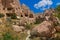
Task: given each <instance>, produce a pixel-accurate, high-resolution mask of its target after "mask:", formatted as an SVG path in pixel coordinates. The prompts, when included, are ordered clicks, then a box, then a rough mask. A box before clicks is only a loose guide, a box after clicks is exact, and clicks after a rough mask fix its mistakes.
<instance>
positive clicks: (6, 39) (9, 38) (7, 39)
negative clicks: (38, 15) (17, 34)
mask: <svg viewBox="0 0 60 40" xmlns="http://www.w3.org/2000/svg"><path fill="white" fill-rule="evenodd" d="M3 40H13V38H12V35H11V34H10V33H9V32H7V33H6V34H5V35H3Z"/></svg>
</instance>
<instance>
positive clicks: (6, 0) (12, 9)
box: [0, 0, 21, 15]
mask: <svg viewBox="0 0 60 40" xmlns="http://www.w3.org/2000/svg"><path fill="white" fill-rule="evenodd" d="M20 10H21V7H20V3H19V0H0V13H4V14H7V13H8V14H11V13H16V14H17V15H18V14H20Z"/></svg>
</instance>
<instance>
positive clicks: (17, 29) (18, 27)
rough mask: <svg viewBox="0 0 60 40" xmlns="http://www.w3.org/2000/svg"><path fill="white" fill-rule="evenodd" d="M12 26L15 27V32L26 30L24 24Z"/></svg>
mask: <svg viewBox="0 0 60 40" xmlns="http://www.w3.org/2000/svg"><path fill="white" fill-rule="evenodd" d="M12 27H13V30H14V31H15V32H22V31H24V30H25V28H24V27H23V26H17V25H13V26H12Z"/></svg>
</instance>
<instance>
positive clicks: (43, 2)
mask: <svg viewBox="0 0 60 40" xmlns="http://www.w3.org/2000/svg"><path fill="white" fill-rule="evenodd" d="M20 3H21V4H23V3H24V4H25V5H26V6H28V7H29V8H30V10H32V11H33V12H34V13H39V12H43V11H44V10H45V9H49V8H50V7H52V8H55V7H56V6H57V5H60V0H20Z"/></svg>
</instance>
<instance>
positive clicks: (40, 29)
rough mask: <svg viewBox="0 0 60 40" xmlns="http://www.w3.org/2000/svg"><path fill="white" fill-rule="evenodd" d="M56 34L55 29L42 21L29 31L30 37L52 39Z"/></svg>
mask: <svg viewBox="0 0 60 40" xmlns="http://www.w3.org/2000/svg"><path fill="white" fill-rule="evenodd" d="M55 32H56V30H55V28H54V27H53V26H52V25H51V23H50V22H48V21H43V22H42V23H41V24H39V25H38V26H36V27H35V28H33V29H32V30H31V36H37V37H38V36H39V37H52V35H54V33H55Z"/></svg>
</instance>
